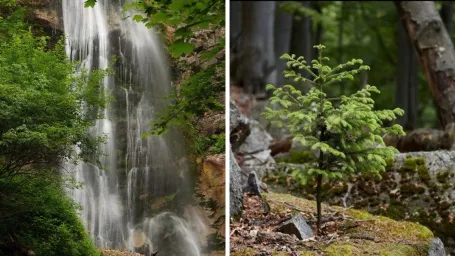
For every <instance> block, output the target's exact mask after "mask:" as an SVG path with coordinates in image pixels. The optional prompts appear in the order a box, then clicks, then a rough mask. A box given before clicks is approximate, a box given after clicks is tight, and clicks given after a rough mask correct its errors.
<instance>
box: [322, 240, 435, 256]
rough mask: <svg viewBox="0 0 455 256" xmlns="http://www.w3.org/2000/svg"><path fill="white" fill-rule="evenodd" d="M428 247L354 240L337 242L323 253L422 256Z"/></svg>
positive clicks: (357, 255)
mask: <svg viewBox="0 0 455 256" xmlns="http://www.w3.org/2000/svg"><path fill="white" fill-rule="evenodd" d="M426 248H427V246H426V245H421V244H413V245H411V244H400V243H375V242H373V241H366V240H353V241H347V242H344V241H343V242H335V243H333V244H331V245H329V246H328V247H327V248H325V249H323V251H324V252H325V253H326V254H327V255H329V256H344V255H350V256H360V255H381V256H420V255H422V256H423V255H426V252H427V250H426Z"/></svg>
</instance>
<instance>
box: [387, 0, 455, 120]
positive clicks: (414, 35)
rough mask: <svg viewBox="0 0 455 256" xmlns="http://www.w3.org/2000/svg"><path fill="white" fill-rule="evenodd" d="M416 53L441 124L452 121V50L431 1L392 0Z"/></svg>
mask: <svg viewBox="0 0 455 256" xmlns="http://www.w3.org/2000/svg"><path fill="white" fill-rule="evenodd" d="M395 6H396V8H397V10H398V13H399V15H400V18H401V20H402V22H403V24H404V27H405V29H406V32H407V34H408V36H409V38H410V40H411V42H412V44H413V46H414V49H415V50H416V52H417V55H418V57H419V60H420V63H421V65H422V67H423V70H424V73H425V76H426V79H427V81H428V85H429V87H430V89H431V93H432V95H433V98H434V100H435V103H436V106H437V109H438V112H439V121H440V123H441V126H442V127H445V126H446V125H447V124H450V123H453V122H455V79H454V78H455V51H454V48H453V44H452V40H451V39H450V36H449V34H448V33H447V30H446V28H445V26H444V23H443V21H442V19H441V16H440V15H439V13H438V11H437V10H436V6H435V4H434V2H431V1H416V2H414V1H400V2H395Z"/></svg>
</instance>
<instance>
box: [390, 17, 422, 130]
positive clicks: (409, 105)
mask: <svg viewBox="0 0 455 256" xmlns="http://www.w3.org/2000/svg"><path fill="white" fill-rule="evenodd" d="M397 31H398V37H397V38H398V63H397V85H396V90H395V101H396V105H397V106H398V107H400V108H402V109H403V110H404V115H403V116H402V117H400V118H399V119H398V120H399V123H400V125H402V126H403V127H404V129H405V130H413V129H414V128H415V127H416V123H417V118H418V94H417V93H418V77H417V57H416V56H415V52H414V49H413V48H412V44H411V42H410V41H409V37H408V36H407V34H406V30H405V28H404V27H403V24H402V23H401V22H399V23H398V30H397Z"/></svg>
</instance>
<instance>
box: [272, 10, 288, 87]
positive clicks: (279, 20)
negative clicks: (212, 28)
mask: <svg viewBox="0 0 455 256" xmlns="http://www.w3.org/2000/svg"><path fill="white" fill-rule="evenodd" d="M283 3H286V2H283ZM275 19H276V22H275V59H276V73H277V78H276V79H277V86H283V85H284V84H285V83H286V78H285V77H284V75H283V71H284V70H285V69H286V61H285V60H280V56H281V55H283V54H285V53H290V48H291V36H292V14H290V13H288V12H284V11H282V10H280V8H278V6H277V8H276V16H275Z"/></svg>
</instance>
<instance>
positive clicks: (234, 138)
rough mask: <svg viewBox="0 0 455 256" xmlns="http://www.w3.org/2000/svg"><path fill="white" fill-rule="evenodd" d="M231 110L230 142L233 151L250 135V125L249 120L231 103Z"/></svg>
mask: <svg viewBox="0 0 455 256" xmlns="http://www.w3.org/2000/svg"><path fill="white" fill-rule="evenodd" d="M230 104H231V110H230V113H229V114H230V118H229V119H230V120H229V127H230V131H231V133H230V135H229V141H230V142H231V148H232V150H233V151H237V149H238V148H239V147H240V145H242V144H243V143H244V142H245V140H246V138H247V137H248V136H249V135H250V126H249V124H248V119H247V118H246V117H245V116H244V115H242V114H241V113H240V111H239V110H238V109H237V107H236V106H235V104H234V103H233V102H232V101H231V103H230Z"/></svg>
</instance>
